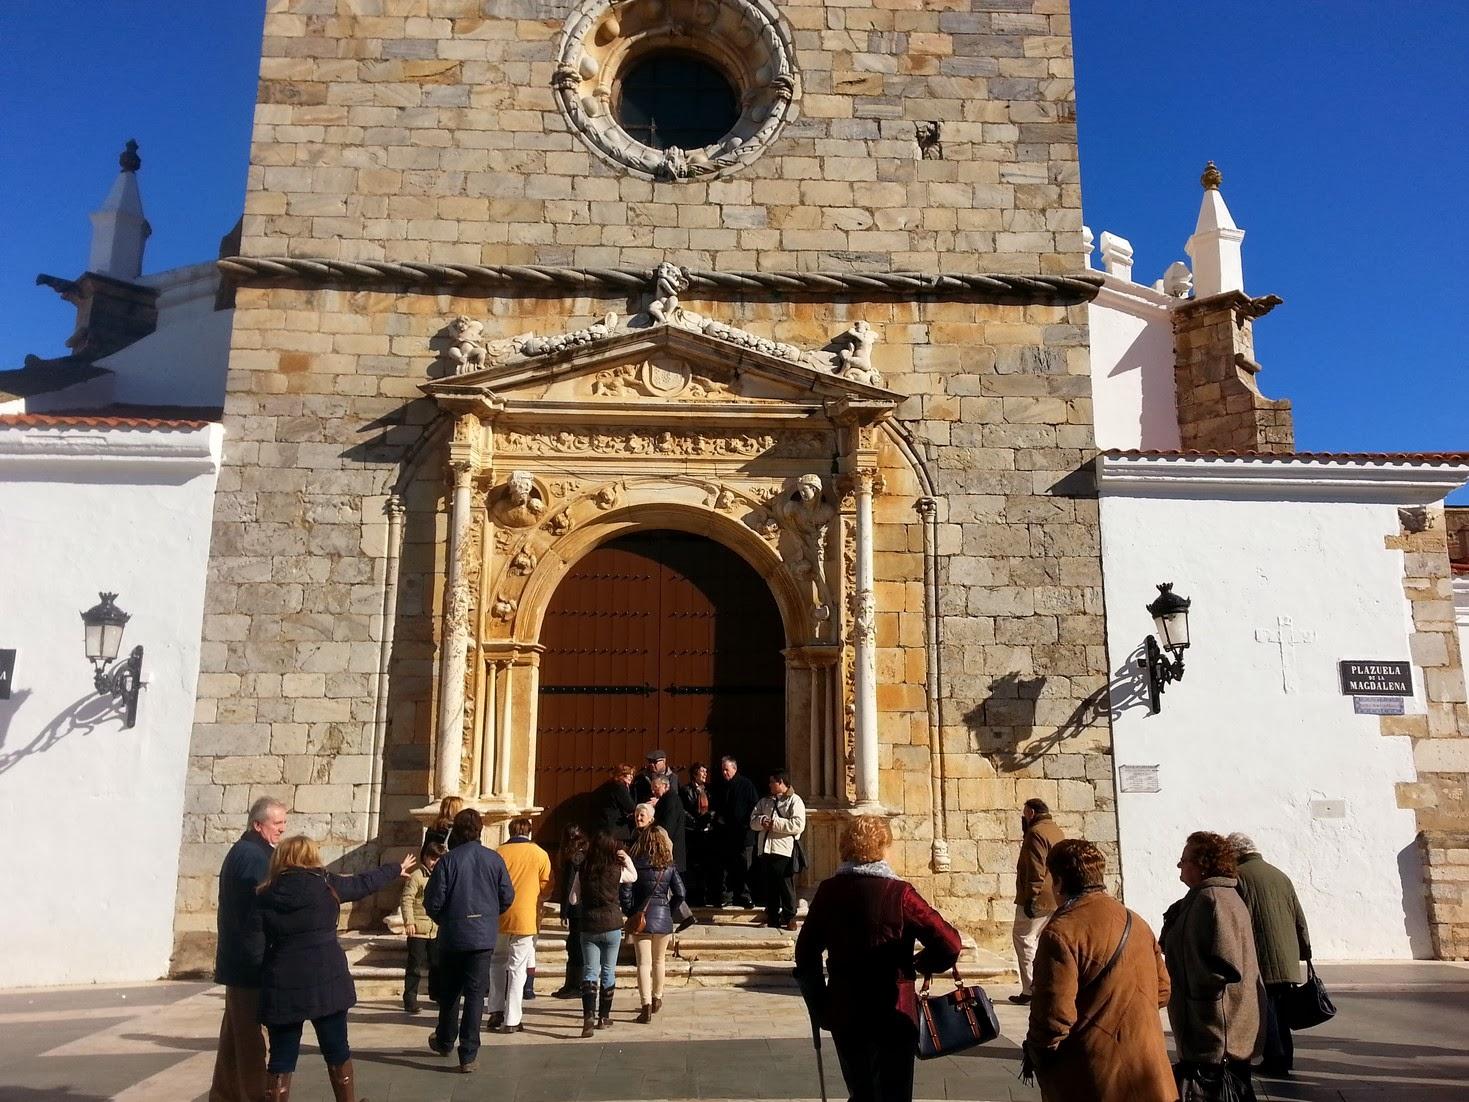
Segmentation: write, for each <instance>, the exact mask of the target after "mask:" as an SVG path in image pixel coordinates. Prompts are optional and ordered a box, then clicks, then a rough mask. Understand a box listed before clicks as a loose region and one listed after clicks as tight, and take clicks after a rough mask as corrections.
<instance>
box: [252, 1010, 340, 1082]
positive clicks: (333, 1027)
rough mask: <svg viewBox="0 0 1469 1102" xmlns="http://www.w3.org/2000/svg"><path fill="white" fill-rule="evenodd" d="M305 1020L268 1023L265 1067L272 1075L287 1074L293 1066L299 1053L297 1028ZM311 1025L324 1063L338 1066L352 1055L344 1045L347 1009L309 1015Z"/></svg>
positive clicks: (293, 1069) (293, 1068)
mask: <svg viewBox="0 0 1469 1102" xmlns="http://www.w3.org/2000/svg"><path fill="white" fill-rule="evenodd" d="M305 1025H306V1023H305V1022H290V1023H288V1024H286V1025H269V1026H266V1027H265V1028H266V1030H267V1031H268V1032H269V1033H270V1061H269V1062H268V1063H267V1064H266V1065H265V1070H266V1071H268V1072H270V1073H271V1074H272V1075H289V1074H290V1073H292V1072H293V1071H295V1070H296V1061H297V1060H298V1059H299V1058H300V1056H301V1030H302V1028H303V1027H304V1026H305ZM311 1028H312V1029H314V1030H316V1045H317V1047H318V1048H319V1049H321V1056H322V1059H324V1060H325V1061H326V1063H327V1067H332V1068H336V1067H341V1066H342V1065H343V1064H345V1063H346V1062H347V1061H348V1060H350V1059H352V1050H351V1049H350V1048H349V1047H348V1046H347V1012H346V1011H345V1010H339V1011H337V1013H335V1014H328V1015H327V1016H326V1017H324V1018H313V1019H311Z"/></svg>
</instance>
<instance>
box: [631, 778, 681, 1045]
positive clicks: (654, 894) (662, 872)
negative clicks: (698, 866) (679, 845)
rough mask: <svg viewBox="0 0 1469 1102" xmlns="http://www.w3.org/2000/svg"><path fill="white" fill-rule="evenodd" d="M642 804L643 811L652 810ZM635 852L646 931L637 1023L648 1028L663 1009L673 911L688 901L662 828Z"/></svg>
mask: <svg viewBox="0 0 1469 1102" xmlns="http://www.w3.org/2000/svg"><path fill="white" fill-rule="evenodd" d="M649 806H650V805H648V804H639V805H638V807H639V808H644V807H649ZM638 843H639V845H638V847H637V848H636V849H635V850H634V851H633V855H632V859H633V866H634V867H635V868H636V869H637V870H638V878H637V880H636V881H635V882H634V884H633V886H632V902H633V914H634V915H637V914H638V913H639V912H641V914H642V929H641V930H639V931H637V932H636V933H634V934H633V951H634V952H635V953H636V954H637V959H638V997H639V1000H640V1001H641V1003H642V1009H641V1010H639V1011H638V1018H637V1020H638V1021H639V1022H640V1023H641V1024H643V1025H647V1024H648V1023H649V1022H651V1021H652V1020H653V1015H654V1014H656V1013H658V1011H659V1010H661V1009H663V967H664V962H665V960H666V958H667V955H668V939H669V938H670V937H671V936H672V935H673V910H674V908H675V907H677V906H678V905H679V904H680V903H682V902H683V901H684V896H685V894H686V893H685V891H684V883H683V879H682V878H681V877H680V876H679V875H678V868H677V867H676V866H675V865H674V863H673V840H672V839H671V838H669V837H668V832H667V831H666V830H664V829H663V828H662V827H658V826H649V827H648V828H647V829H646V830H645V831H644V832H643V834H642V836H641V837H640V838H639V839H638Z"/></svg>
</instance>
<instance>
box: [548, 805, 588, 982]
mask: <svg viewBox="0 0 1469 1102" xmlns="http://www.w3.org/2000/svg"><path fill="white" fill-rule="evenodd" d="M587 845H588V838H587V835H586V831H584V830H582V828H581V827H579V826H577V825H576V824H575V823H573V824H572V825H571V826H568V827H567V828H566V831H565V833H563V834H562V835H561V849H560V851H559V852H558V853H557V857H558V858H559V859H560V867H559V868H558V869H557V870H556V902H557V903H559V904H560V905H561V925H562V926H563V927H564V928H565V929H566V982H565V983H563V984H562V985H561V987H560V989H558V990H556V991H553V992H551V997H552V998H553V999H574V998H576V997H577V995H579V994H581V974H582V959H581V904H580V902H579V901H578V902H576V903H573V902H572V901H571V886H572V884H573V883H574V882H575V881H576V878H577V873H578V872H579V871H580V870H581V863H582V861H583V860H585V859H586V856H587Z"/></svg>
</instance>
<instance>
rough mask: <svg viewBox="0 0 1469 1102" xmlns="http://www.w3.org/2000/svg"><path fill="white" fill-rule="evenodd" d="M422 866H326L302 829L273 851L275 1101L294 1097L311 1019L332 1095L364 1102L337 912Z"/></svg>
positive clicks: (266, 1003) (266, 977) (265, 1004)
mask: <svg viewBox="0 0 1469 1102" xmlns="http://www.w3.org/2000/svg"><path fill="white" fill-rule="evenodd" d="M416 864H417V860H416V859H415V858H414V856H413V855H412V854H409V855H407V856H406V857H404V858H403V860H402V861H401V862H398V863H389V864H386V865H383V866H382V867H381V868H377V869H373V870H372V871H371V872H364V873H361V874H359V875H357V876H337V875H336V874H334V873H330V872H327V871H326V869H325V868H324V867H323V866H322V861H321V851H320V850H319V849H318V848H317V846H316V843H315V842H313V841H312V840H311V839H310V838H307V837H305V836H304V835H300V834H298V835H296V836H295V837H293V838H287V839H285V840H284V841H283V842H281V843H280V845H278V846H276V848H275V852H274V853H272V854H271V857H270V869H269V871H268V873H267V874H266V878H265V882H264V883H262V884H261V885H260V887H259V888H258V889H257V890H258V892H259V893H260V919H261V925H262V926H263V928H264V930H265V963H264V966H263V968H262V970H261V983H260V1021H261V1023H262V1024H263V1025H264V1026H265V1028H266V1030H267V1032H268V1033H269V1034H270V1059H269V1061H268V1062H267V1064H266V1094H265V1097H266V1099H267V1100H268V1102H285V1100H286V1099H288V1098H289V1097H290V1094H291V1076H292V1075H293V1074H294V1073H295V1071H296V1061H297V1058H298V1057H299V1056H300V1052H301V1030H302V1027H303V1026H304V1025H305V1024H306V1023H307V1022H308V1021H309V1022H310V1023H311V1025H312V1028H313V1029H315V1030H316V1043H317V1046H318V1047H319V1048H320V1049H321V1055H322V1057H323V1058H324V1059H325V1060H326V1071H327V1077H328V1078H329V1079H330V1080H331V1084H332V1096H333V1097H334V1098H335V1099H336V1102H356V1098H357V1095H356V1086H355V1084H354V1082H353V1074H352V1050H351V1048H350V1047H349V1046H348V1044H347V1011H348V1010H350V1009H351V1008H352V1007H353V1006H354V1005H356V1003H357V989H356V987H355V986H354V985H353V983H352V975H351V973H350V972H349V971H348V969H347V954H346V953H344V952H343V951H342V946H341V944H340V943H339V942H338V941H337V915H338V912H339V911H340V910H341V907H342V904H343V903H353V902H356V901H357V900H359V899H366V898H367V897H368V896H370V895H372V894H373V893H375V892H377V891H379V890H380V889H382V888H384V887H386V886H387V885H388V884H390V883H392V881H393V880H394V879H395V878H398V877H402V878H404V879H406V878H407V877H408V875H409V874H410V873H411V872H412V871H413V868H414V866H415V865H416Z"/></svg>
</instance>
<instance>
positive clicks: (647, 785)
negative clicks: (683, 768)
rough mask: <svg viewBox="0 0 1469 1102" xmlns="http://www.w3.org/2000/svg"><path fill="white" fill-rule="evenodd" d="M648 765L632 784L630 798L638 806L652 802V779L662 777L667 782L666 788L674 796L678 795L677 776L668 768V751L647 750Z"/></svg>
mask: <svg viewBox="0 0 1469 1102" xmlns="http://www.w3.org/2000/svg"><path fill="white" fill-rule="evenodd" d="M647 761H648V765H647V768H645V769H644V770H643V771H642V772H641V773H639V774H638V779H637V780H635V781H634V782H633V786H632V796H633V799H634V800H635V801H636V802H637V803H640V804H650V803H652V802H653V778H654V777H663V778H665V779H666V780H667V781H668V787H669V788H670V789H672V791H673V794H674V795H675V796H677V795H678V774H677V773H675V772H674V771H673V770H671V769H669V768H668V751H666V750H649V751H648V758H647Z"/></svg>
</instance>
